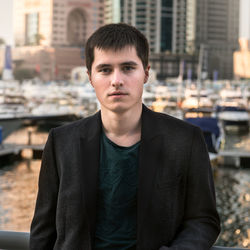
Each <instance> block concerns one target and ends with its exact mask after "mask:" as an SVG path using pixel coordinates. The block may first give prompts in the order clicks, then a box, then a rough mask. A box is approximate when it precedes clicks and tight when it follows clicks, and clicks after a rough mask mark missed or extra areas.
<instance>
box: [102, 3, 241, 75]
mask: <svg viewBox="0 0 250 250" xmlns="http://www.w3.org/2000/svg"><path fill="white" fill-rule="evenodd" d="M107 2H108V4H107V5H106V6H104V10H105V15H104V21H105V22H106V23H110V22H119V21H121V22H125V23H128V24H131V25H133V26H135V27H137V28H138V29H139V30H140V31H141V32H142V33H143V34H144V35H145V36H146V37H147V38H148V40H149V44H150V50H151V53H156V54H159V53H167V54H169V53H171V54H174V55H176V58H179V56H180V55H184V54H189V55H193V56H194V57H196V58H197V57H198V54H199V52H200V48H201V45H202V46H203V48H204V52H203V70H204V71H207V76H208V77H209V78H212V77H213V75H214V72H215V71H216V72H217V75H218V76H219V78H225V79H231V78H233V52H234V51H236V50H237V49H238V34H239V0H220V1H217V0H126V1H125V0H116V1H115V0H113V1H112V0H109V1H107ZM111 13H120V15H116V18H113V19H111V18H108V16H109V17H111V16H112V14H111ZM156 57H158V56H156ZM176 60H177V61H178V59H176Z"/></svg>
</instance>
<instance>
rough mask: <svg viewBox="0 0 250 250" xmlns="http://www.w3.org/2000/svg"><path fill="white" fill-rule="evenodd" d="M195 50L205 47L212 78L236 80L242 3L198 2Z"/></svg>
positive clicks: (205, 0)
mask: <svg viewBox="0 0 250 250" xmlns="http://www.w3.org/2000/svg"><path fill="white" fill-rule="evenodd" d="M195 29H196V31H195V39H194V43H195V44H194V47H195V50H196V51H198V50H199V48H200V45H201V44H204V46H205V48H206V51H207V53H206V55H207V70H208V73H209V76H210V77H212V75H213V72H215V71H217V72H218V76H219V78H225V79H231V78H232V77H233V52H234V51H235V50H237V49H238V35H239V0H220V1H217V0H199V1H198V0H196V19H195Z"/></svg>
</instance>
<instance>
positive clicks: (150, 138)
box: [137, 106, 169, 246]
mask: <svg viewBox="0 0 250 250" xmlns="http://www.w3.org/2000/svg"><path fill="white" fill-rule="evenodd" d="M153 115H155V114H154V113H153V112H152V111H151V110H149V109H148V108H146V107H145V106H143V113H142V136H141V147H140V158H139V183H138V202H137V240H138V246H140V241H145V239H144V238H143V235H142V229H143V228H144V227H147V225H146V223H147V221H148V218H147V217H148V216H150V214H149V213H148V212H149V211H148V206H149V204H150V202H151V200H152V190H153V189H154V185H155V177H156V173H157V170H158V168H160V167H161V165H162V164H163V163H162V162H161V159H162V158H163V157H162V156H163V154H166V152H167V151H168V147H169V146H168V145H167V147H166V141H165V140H164V138H163V136H162V132H163V131H162V129H161V128H160V127H157V118H155V117H153ZM166 129H167V128H166Z"/></svg>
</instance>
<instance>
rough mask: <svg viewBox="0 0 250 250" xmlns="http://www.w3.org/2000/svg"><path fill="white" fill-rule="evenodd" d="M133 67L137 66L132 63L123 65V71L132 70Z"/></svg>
mask: <svg viewBox="0 0 250 250" xmlns="http://www.w3.org/2000/svg"><path fill="white" fill-rule="evenodd" d="M133 69H135V67H133V66H131V65H126V66H124V67H123V71H125V72H129V71H132V70H133Z"/></svg>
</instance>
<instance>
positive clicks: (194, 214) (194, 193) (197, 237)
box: [160, 127, 220, 250]
mask: <svg viewBox="0 0 250 250" xmlns="http://www.w3.org/2000/svg"><path fill="white" fill-rule="evenodd" d="M190 143H191V154H190V161H189V169H188V174H187V186H186V189H187V192H186V201H185V212H184V219H183V223H182V225H181V227H180V228H179V230H178V233H177V235H176V237H175V239H174V241H173V242H172V244H171V245H170V246H168V247H165V246H163V247H161V248H160V250H167V249H169V250H209V249H210V248H211V247H212V245H213V244H214V242H215V241H216V239H217V237H218V235H219V232H220V219H219V215H218V213H217V210H216V201H215V189H214V183H213V175H212V170H211V165H210V159H209V155H208V152H207V147H206V144H205V140H204V138H203V134H202V131H201V130H200V129H199V128H196V127H195V129H194V133H193V140H192V142H190Z"/></svg>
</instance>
